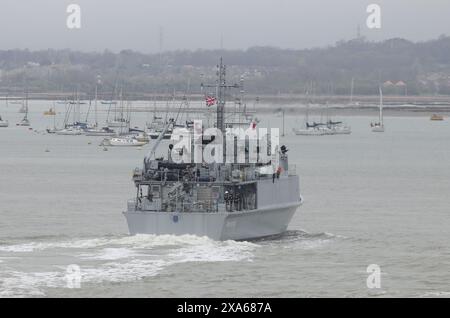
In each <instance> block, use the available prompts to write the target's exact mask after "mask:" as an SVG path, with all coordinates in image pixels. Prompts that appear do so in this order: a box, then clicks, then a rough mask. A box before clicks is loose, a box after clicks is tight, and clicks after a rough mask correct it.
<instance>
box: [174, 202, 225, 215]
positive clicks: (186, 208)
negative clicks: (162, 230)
mask: <svg viewBox="0 0 450 318" xmlns="http://www.w3.org/2000/svg"><path fill="white" fill-rule="evenodd" d="M218 211H219V204H218V202H217V201H214V200H206V201H197V202H189V203H186V202H183V203H182V204H181V212H205V213H208V212H218Z"/></svg>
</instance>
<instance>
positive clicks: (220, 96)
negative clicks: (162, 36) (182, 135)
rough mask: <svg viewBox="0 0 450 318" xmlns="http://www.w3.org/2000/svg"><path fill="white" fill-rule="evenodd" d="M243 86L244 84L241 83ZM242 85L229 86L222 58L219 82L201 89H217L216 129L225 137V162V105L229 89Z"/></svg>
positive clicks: (218, 69) (202, 85)
mask: <svg viewBox="0 0 450 318" xmlns="http://www.w3.org/2000/svg"><path fill="white" fill-rule="evenodd" d="M241 85H242V83H241ZM241 85H240V84H232V85H228V84H227V82H226V66H225V65H224V64H223V61H222V57H221V58H220V62H219V65H217V80H216V84H215V85H205V84H203V83H202V84H201V87H202V89H203V87H214V88H215V89H216V99H217V117H216V128H217V129H220V131H221V132H222V135H223V136H224V137H223V160H224V162H225V158H226V153H225V151H226V148H225V128H226V127H225V104H226V98H227V94H226V93H227V92H226V91H227V89H229V88H241Z"/></svg>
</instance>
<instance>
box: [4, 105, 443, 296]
mask: <svg viewBox="0 0 450 318" xmlns="http://www.w3.org/2000/svg"><path fill="white" fill-rule="evenodd" d="M53 106H54V105H53V104H52V103H51V102H46V101H30V114H29V118H30V120H31V123H32V129H31V130H30V129H28V128H26V127H16V126H15V123H16V122H18V121H19V120H20V119H21V117H22V116H23V114H19V113H18V109H19V105H14V104H9V106H8V108H6V106H5V104H3V103H2V104H0V115H2V116H3V117H4V118H6V119H8V120H9V121H10V127H9V128H5V129H0V297H99V296H102V297H334V296H336V297H450V121H449V119H446V120H445V121H443V122H432V121H430V120H429V117H427V116H422V117H421V116H411V117H407V116H405V117H401V116H400V117H399V116H396V117H386V118H385V124H386V132H385V133H372V132H371V130H370V127H369V124H370V122H371V121H374V120H376V119H377V118H376V116H377V114H376V113H374V114H373V116H370V114H369V115H367V116H347V117H345V118H342V117H340V116H339V114H332V115H333V119H334V120H337V119H343V120H345V121H346V122H347V123H348V124H349V125H351V127H352V130H353V132H352V134H351V135H349V136H315V137H313V136H309V137H308V136H296V135H294V134H293V133H292V128H293V127H295V126H300V125H301V124H302V123H303V116H302V115H296V116H294V115H292V114H287V115H286V120H285V122H286V123H285V132H286V136H285V137H282V138H281V143H282V144H285V145H287V146H288V148H289V155H290V163H291V164H295V165H296V168H297V172H298V174H299V175H300V182H301V192H302V196H303V197H304V199H305V203H304V204H303V206H301V207H300V208H299V209H298V211H297V213H296V214H295V216H294V218H293V220H292V222H291V224H290V226H289V230H288V232H286V233H285V234H284V235H282V236H280V237H278V238H274V239H264V240H256V241H250V242H236V241H226V242H216V241H212V240H210V239H208V238H204V237H195V236H181V237H176V236H152V235H137V236H129V235H128V233H127V226H126V222H125V219H124V217H123V216H122V211H123V210H124V209H125V207H126V202H127V199H129V198H132V197H133V195H134V192H135V188H134V185H133V183H132V181H131V174H132V171H133V169H134V168H135V167H138V166H140V165H141V164H142V160H143V157H144V156H145V154H146V153H147V151H149V149H150V147H151V144H150V146H149V145H148V146H146V147H143V148H127V149H125V148H109V151H103V147H100V146H99V143H100V142H101V140H102V137H86V136H55V135H48V134H45V133H44V132H43V131H44V129H45V128H47V127H52V126H53V117H51V116H50V117H49V116H44V115H43V111H44V110H46V109H48V108H49V107H53ZM104 107H105V106H104V105H103V108H104ZM84 108H85V107H84ZM57 111H58V114H57V116H56V123H57V124H60V123H61V121H62V119H63V118H64V105H57ZM84 115H85V114H84ZM84 115H83V114H82V116H84ZM92 116H93V115H92V114H91V119H92ZM105 116H106V112H101V113H100V114H98V118H99V121H100V122H101V121H104V119H105ZM150 116H151V115H149V114H146V113H133V114H132V121H133V125H136V126H141V127H142V125H143V123H144V122H145V121H146V120H148V118H150ZM193 116H194V115H193ZM311 119H312V120H316V121H318V120H320V118H311ZM260 120H261V122H260V123H259V124H258V125H259V126H260V127H279V128H282V127H281V123H282V118H281V116H280V115H279V114H272V115H267V114H266V115H261V117H260ZM166 146H167V145H166V144H162V149H163V152H165V150H164V149H165V148H166ZM371 264H376V265H378V266H379V268H380V270H381V275H380V286H379V287H380V288H368V285H367V279H368V277H369V275H370V274H371V273H368V272H367V268H368V266H369V265H371ZM78 273H79V275H78ZM372 287H373V286H372Z"/></svg>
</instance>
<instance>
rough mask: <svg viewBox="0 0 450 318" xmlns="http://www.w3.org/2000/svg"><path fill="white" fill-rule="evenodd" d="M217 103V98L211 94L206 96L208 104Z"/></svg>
mask: <svg viewBox="0 0 450 318" xmlns="http://www.w3.org/2000/svg"><path fill="white" fill-rule="evenodd" d="M215 103H216V98H215V97H211V96H206V106H208V107H209V106H212V105H214V104H215Z"/></svg>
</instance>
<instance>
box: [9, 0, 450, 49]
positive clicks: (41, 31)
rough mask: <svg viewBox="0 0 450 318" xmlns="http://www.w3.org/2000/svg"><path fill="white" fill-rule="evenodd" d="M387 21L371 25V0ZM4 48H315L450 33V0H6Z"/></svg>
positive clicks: (416, 38)
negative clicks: (74, 8)
mask: <svg viewBox="0 0 450 318" xmlns="http://www.w3.org/2000/svg"><path fill="white" fill-rule="evenodd" d="M72 3H76V4H79V5H80V6H81V10H82V11H81V29H79V30H70V29H68V28H67V27H66V19H67V17H68V13H66V9H67V6H68V5H69V4H72ZM371 3H376V4H379V5H380V6H381V9H382V12H381V18H382V25H381V26H382V27H381V29H380V30H373V29H372V30H371V29H368V28H367V27H366V19H367V17H368V15H369V14H368V13H366V8H367V5H368V4H371ZM0 10H1V11H0V12H1V18H0V30H1V32H0V49H12V48H29V49H47V48H71V49H76V50H82V51H102V50H104V49H106V48H107V49H111V50H113V51H118V50H121V49H133V50H137V51H142V52H157V51H159V46H160V44H159V43H160V41H159V34H160V31H159V30H160V28H162V30H163V32H162V34H163V49H164V50H173V49H197V48H204V49H210V48H220V46H221V37H222V38H223V42H222V43H223V47H224V48H225V49H237V48H242V49H245V48H248V47H251V46H266V45H270V46H278V47H282V48H309V47H316V46H325V45H328V44H334V43H335V42H336V41H338V40H342V39H350V38H353V37H355V36H356V30H357V25H358V24H360V25H361V33H362V35H364V36H366V37H367V38H368V39H369V40H381V39H386V38H392V37H404V38H407V39H410V40H427V39H431V38H436V37H438V36H439V35H441V34H450V18H449V15H450V1H449V0H307V1H302V0H0Z"/></svg>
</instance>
